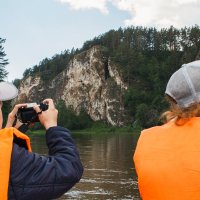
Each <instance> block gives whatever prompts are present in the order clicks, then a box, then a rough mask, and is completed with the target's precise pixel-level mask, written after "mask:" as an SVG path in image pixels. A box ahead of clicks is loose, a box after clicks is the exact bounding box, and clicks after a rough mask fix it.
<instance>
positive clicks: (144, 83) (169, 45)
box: [16, 25, 200, 127]
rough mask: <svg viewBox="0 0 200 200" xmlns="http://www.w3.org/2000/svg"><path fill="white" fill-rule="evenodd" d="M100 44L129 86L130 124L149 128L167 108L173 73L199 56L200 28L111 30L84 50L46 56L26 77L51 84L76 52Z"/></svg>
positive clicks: (89, 43)
mask: <svg viewBox="0 0 200 200" xmlns="http://www.w3.org/2000/svg"><path fill="white" fill-rule="evenodd" d="M97 45H98V46H100V47H101V49H102V51H103V52H104V57H105V59H107V62H111V63H114V64H115V65H117V67H118V70H119V71H120V73H121V75H122V77H123V80H124V82H126V83H127V85H128V89H127V90H126V92H125V94H124V96H123V99H124V106H125V109H126V113H127V114H128V116H129V121H130V123H131V124H133V123H137V124H140V125H141V126H143V127H148V126H151V125H154V124H157V123H159V116H160V113H161V112H163V111H164V110H165V109H166V103H165V101H164V98H163V96H164V91H165V86H166V83H167V81H168V79H169V77H170V75H171V74H172V73H173V72H174V71H175V70H177V69H178V68H179V67H180V66H181V65H182V64H183V63H187V62H190V61H193V60H196V59H199V58H200V27H199V26H197V25H196V26H193V27H185V28H181V29H176V28H174V27H170V28H168V29H161V30H157V29H156V28H145V27H128V28H125V29H122V28H119V29H118V30H110V31H108V32H107V33H104V34H102V35H100V36H98V37H95V38H94V39H92V40H90V41H86V42H85V43H84V45H83V47H82V48H81V49H76V50H74V49H72V50H71V51H69V50H65V51H64V52H62V53H61V54H57V55H55V56H53V57H52V58H51V59H47V58H46V59H44V60H43V61H41V62H40V63H39V65H36V66H34V67H32V68H29V69H27V70H26V71H25V72H24V78H25V77H27V76H28V75H34V74H40V76H41V77H42V79H43V80H44V81H46V82H47V83H48V81H50V80H51V79H52V78H53V77H55V76H56V75H58V74H59V73H60V72H61V71H62V70H63V69H64V68H65V67H66V66H67V65H68V63H69V61H70V60H71V59H73V56H74V55H77V54H78V53H81V52H84V51H86V50H88V49H90V48H91V47H93V46H97ZM16 82H17V80H16Z"/></svg>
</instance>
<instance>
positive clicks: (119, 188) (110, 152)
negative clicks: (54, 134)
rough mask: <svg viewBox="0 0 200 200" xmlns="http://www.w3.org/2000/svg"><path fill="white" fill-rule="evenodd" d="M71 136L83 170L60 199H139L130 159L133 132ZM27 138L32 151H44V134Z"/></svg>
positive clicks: (133, 139) (134, 137)
mask: <svg viewBox="0 0 200 200" xmlns="http://www.w3.org/2000/svg"><path fill="white" fill-rule="evenodd" d="M72 136H73V138H74V140H75V143H76V144H77V147H78V149H79V152H80V157H81V160H82V162H83V165H84V174H83V177H82V179H81V181H80V182H79V183H78V184H76V185H75V187H73V188H72V189H71V190H70V191H69V192H67V193H66V194H65V195H63V197H62V198H60V199H62V200H64V199H66V200H68V199H81V200H82V199H88V200H89V199H92V200H93V199H94V200H95V199H106V200H111V199H120V200H123V199H124V200H125V199H126V200H128V199H134V200H139V199H140V198H139V193H138V189H137V178H136V174H135V171H134V168H133V161H132V157H133V150H134V148H135V144H136V142H137V135H136V134H110V133H108V134H101V135H92V134H88V133H86V134H73V135H72ZM31 141H32V147H33V151H36V152H38V153H42V154H46V153H47V149H46V145H45V141H44V137H38V136H32V138H31Z"/></svg>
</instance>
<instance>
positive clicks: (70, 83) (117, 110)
mask: <svg viewBox="0 0 200 200" xmlns="http://www.w3.org/2000/svg"><path fill="white" fill-rule="evenodd" d="M126 89H127V86H126V84H125V83H124V82H123V80H122V78H121V76H120V73H119V72H118V70H117V68H116V66H114V65H113V64H111V63H110V62H109V61H108V59H107V58H106V57H105V56H104V55H103V53H102V51H101V49H100V48H99V47H93V48H91V49H90V50H88V51H85V52H83V53H81V54H78V55H76V56H75V57H74V58H73V60H71V61H70V63H69V65H68V66H66V69H65V70H63V71H62V72H61V73H60V74H59V75H58V76H56V77H55V78H54V79H53V80H52V81H50V82H48V84H47V83H44V81H43V80H42V79H41V78H40V76H39V75H35V76H29V77H27V78H26V79H24V80H23V81H22V82H21V84H20V88H19V96H18V99H17V101H18V102H35V101H36V102H40V101H42V100H43V99H44V98H53V99H54V100H55V101H57V100H60V99H62V100H64V101H65V104H66V105H67V106H71V107H72V108H73V109H74V110H75V111H76V113H79V111H80V110H81V109H82V108H83V109H84V110H86V112H87V113H88V114H89V115H90V116H91V118H92V119H93V120H95V121H97V120H103V121H107V122H109V123H110V124H112V125H116V126H121V125H123V124H124V107H123V98H122V95H123V93H124V91H125V90H126Z"/></svg>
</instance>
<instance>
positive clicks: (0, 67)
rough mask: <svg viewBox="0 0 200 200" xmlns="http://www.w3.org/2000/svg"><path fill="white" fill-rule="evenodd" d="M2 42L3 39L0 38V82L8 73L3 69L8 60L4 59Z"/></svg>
mask: <svg viewBox="0 0 200 200" xmlns="http://www.w3.org/2000/svg"><path fill="white" fill-rule="evenodd" d="M4 42H5V39H2V38H0V81H3V80H4V78H5V77H6V76H7V75H8V72H7V71H6V69H5V66H6V65H7V64H8V59H6V58H5V56H6V54H5V52H4V47H3V43H4Z"/></svg>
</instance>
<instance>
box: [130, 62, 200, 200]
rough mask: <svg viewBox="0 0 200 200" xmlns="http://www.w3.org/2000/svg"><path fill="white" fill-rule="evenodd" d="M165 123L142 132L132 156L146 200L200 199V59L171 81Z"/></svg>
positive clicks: (142, 196)
mask: <svg viewBox="0 0 200 200" xmlns="http://www.w3.org/2000/svg"><path fill="white" fill-rule="evenodd" d="M165 94H166V96H167V99H168V101H169V103H170V109H169V111H167V112H165V113H164V114H163V116H164V118H165V120H166V123H165V124H164V125H161V126H156V127H152V128H149V129H146V130H143V131H142V133H141V135H140V137H139V140H138V142H137V146H136V150H135V153H134V156H133V159H134V163H135V169H136V172H137V175H138V186H139V191H140V195H141V198H142V199H144V200H163V199H166V200H179V199H180V200H199V199H200V60H197V61H194V62H191V63H188V64H184V65H182V67H181V68H180V69H179V70H177V71H176V72H175V73H174V74H173V75H172V76H171V78H170V79H169V81H168V84H167V87H166V91H165Z"/></svg>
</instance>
